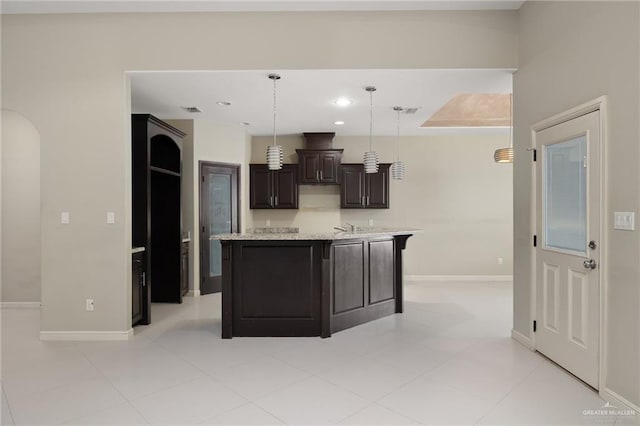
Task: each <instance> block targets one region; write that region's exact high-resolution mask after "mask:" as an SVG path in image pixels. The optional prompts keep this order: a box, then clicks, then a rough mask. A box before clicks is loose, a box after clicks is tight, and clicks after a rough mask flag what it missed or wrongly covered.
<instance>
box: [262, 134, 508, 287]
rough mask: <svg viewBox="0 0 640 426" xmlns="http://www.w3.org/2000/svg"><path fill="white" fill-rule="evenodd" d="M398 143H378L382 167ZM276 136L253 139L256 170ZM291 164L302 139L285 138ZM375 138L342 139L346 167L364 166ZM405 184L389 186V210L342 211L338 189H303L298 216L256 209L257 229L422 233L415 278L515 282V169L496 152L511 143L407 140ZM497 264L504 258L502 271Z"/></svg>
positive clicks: (476, 138) (495, 138) (411, 263)
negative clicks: (347, 227)
mask: <svg viewBox="0 0 640 426" xmlns="http://www.w3.org/2000/svg"><path fill="white" fill-rule="evenodd" d="M394 140H395V138H393V137H376V138H374V148H375V150H376V151H377V152H378V154H379V158H380V161H381V162H387V163H390V162H392V160H393V158H394ZM272 141H273V140H272V138H271V137H254V138H253V143H252V154H251V161H252V163H264V162H265V158H264V157H265V152H266V147H267V145H268V144H269V143H271V142H272ZM278 143H279V144H280V145H282V146H283V149H284V154H285V162H289V163H297V156H296V154H295V149H296V148H302V147H303V140H302V138H301V136H286V137H280V138H278ZM368 144H369V138H368V137H340V136H338V137H336V138H335V140H334V144H333V145H334V147H335V148H342V149H344V154H343V162H345V163H362V154H363V153H364V152H365V151H366V150H367V149H368ZM400 144H401V153H402V159H403V161H404V162H405V164H406V167H407V172H406V177H405V179H404V180H402V181H396V180H393V179H392V180H391V181H390V188H389V193H390V208H389V209H371V210H359V209H342V210H341V209H340V190H339V187H337V186H324V185H323V186H320V185H319V186H314V185H301V186H300V199H299V204H300V206H299V207H300V208H299V209H298V210H252V212H253V222H254V224H255V226H265V224H266V220H267V219H268V220H270V221H271V225H272V226H277V225H281V226H298V227H300V228H301V231H303V232H304V231H307V232H314V231H320V232H322V231H324V232H327V231H331V230H332V229H333V227H334V226H336V225H338V224H344V223H347V222H348V223H352V224H354V225H356V226H368V223H369V220H370V219H371V220H373V223H374V225H375V226H411V227H415V228H419V229H423V230H424V233H421V234H416V235H415V236H413V237H412V238H411V239H410V240H409V243H408V246H407V251H406V253H405V255H406V258H405V259H406V260H405V264H404V272H405V274H408V275H511V271H512V252H513V250H512V235H513V224H512V217H513V216H512V198H513V197H512V170H511V169H512V167H511V165H510V164H506V165H505V164H496V163H494V161H493V152H494V151H495V150H496V149H497V148H502V147H505V146H509V136H508V135H505V134H502V135H453V134H451V135H439V136H421V137H418V136H416V137H409V136H405V137H402V138H401V142H400ZM498 257H501V258H503V264H502V265H499V264H498V262H497V259H498Z"/></svg>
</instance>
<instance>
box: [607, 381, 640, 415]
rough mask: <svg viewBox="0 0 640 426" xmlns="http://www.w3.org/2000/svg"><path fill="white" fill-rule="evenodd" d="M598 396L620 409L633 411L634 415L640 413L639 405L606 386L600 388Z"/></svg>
mask: <svg viewBox="0 0 640 426" xmlns="http://www.w3.org/2000/svg"><path fill="white" fill-rule="evenodd" d="M600 397H601V398H602V399H604V400H605V401H607V402H609V403H611V404H613V405H615V406H616V407H618V408H620V409H623V410H632V411H635V413H636V416H637V415H638V414H640V407H639V406H637V405H635V404H634V403H633V402H631V401H629V400H628V399H626V398H625V397H623V396H620V395H618V394H617V393H616V392H614V391H612V390H611V389H609V388H607V387H606V386H603V388H602V389H600Z"/></svg>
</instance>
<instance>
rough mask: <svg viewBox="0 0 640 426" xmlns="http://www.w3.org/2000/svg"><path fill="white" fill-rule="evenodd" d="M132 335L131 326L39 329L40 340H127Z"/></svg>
mask: <svg viewBox="0 0 640 426" xmlns="http://www.w3.org/2000/svg"><path fill="white" fill-rule="evenodd" d="M132 337H133V328H130V329H129V330H127V331H41V332H40V340H75V341H96V340H129V339H131V338H132Z"/></svg>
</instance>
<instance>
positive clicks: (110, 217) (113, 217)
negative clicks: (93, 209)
mask: <svg viewBox="0 0 640 426" xmlns="http://www.w3.org/2000/svg"><path fill="white" fill-rule="evenodd" d="M107 223H108V224H109V225H111V224H113V223H116V214H115V212H107Z"/></svg>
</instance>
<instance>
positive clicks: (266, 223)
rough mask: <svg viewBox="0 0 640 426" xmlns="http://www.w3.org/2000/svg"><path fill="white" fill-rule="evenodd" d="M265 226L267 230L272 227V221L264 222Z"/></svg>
mask: <svg viewBox="0 0 640 426" xmlns="http://www.w3.org/2000/svg"><path fill="white" fill-rule="evenodd" d="M264 226H266V227H267V228H268V227H270V226H271V221H270V220H269V219H267V220H265V221H264Z"/></svg>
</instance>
